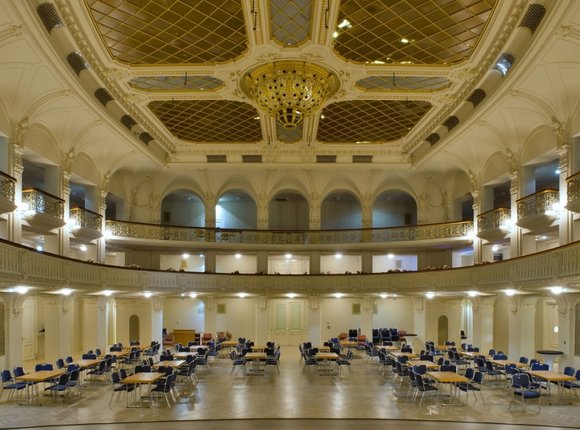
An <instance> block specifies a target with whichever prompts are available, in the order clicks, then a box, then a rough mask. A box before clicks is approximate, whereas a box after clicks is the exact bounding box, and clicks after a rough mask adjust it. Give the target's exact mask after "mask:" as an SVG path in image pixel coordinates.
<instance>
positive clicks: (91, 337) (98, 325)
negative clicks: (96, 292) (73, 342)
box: [83, 296, 109, 351]
mask: <svg viewBox="0 0 580 430" xmlns="http://www.w3.org/2000/svg"><path fill="white" fill-rule="evenodd" d="M108 300H109V298H108V297H104V296H85V297H83V351H88V350H91V349H92V350H94V349H95V348H99V349H100V350H101V351H105V349H106V347H107V343H108V342H107V333H108V331H109V330H108V321H107V301H108Z"/></svg>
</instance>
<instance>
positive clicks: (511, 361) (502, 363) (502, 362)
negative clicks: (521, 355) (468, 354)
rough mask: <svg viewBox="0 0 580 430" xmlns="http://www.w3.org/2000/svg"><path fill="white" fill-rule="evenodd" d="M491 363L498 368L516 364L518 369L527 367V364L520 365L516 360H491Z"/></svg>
mask: <svg viewBox="0 0 580 430" xmlns="http://www.w3.org/2000/svg"><path fill="white" fill-rule="evenodd" d="M489 361H490V362H491V363H493V364H496V365H498V366H502V367H505V366H506V365H508V364H515V365H516V367H519V368H522V367H527V366H528V365H527V364H524V363H520V362H519V361H514V360H489Z"/></svg>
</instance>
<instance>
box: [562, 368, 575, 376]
mask: <svg viewBox="0 0 580 430" xmlns="http://www.w3.org/2000/svg"><path fill="white" fill-rule="evenodd" d="M564 375H568V376H574V368H573V367H572V366H566V367H565V368H564Z"/></svg>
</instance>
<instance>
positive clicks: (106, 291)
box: [103, 290, 113, 297]
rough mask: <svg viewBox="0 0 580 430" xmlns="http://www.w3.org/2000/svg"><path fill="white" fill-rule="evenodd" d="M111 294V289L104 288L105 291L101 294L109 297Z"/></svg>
mask: <svg viewBox="0 0 580 430" xmlns="http://www.w3.org/2000/svg"><path fill="white" fill-rule="evenodd" d="M111 294H113V292H112V291H111V290H105V291H103V296H107V297H109V296H110V295H111Z"/></svg>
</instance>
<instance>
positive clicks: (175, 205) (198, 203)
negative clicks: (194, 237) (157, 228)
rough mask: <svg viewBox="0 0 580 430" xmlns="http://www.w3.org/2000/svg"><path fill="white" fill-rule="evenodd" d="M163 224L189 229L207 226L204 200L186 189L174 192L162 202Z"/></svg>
mask: <svg viewBox="0 0 580 430" xmlns="http://www.w3.org/2000/svg"><path fill="white" fill-rule="evenodd" d="M160 219H161V224H164V225H181V226H187V227H204V226H205V206H204V204H203V200H202V199H201V198H200V197H199V196H198V195H197V194H196V193H194V192H192V191H190V190H186V189H179V190H174V191H172V192H171V193H169V194H167V195H166V196H165V197H163V200H162V201H161V217H160Z"/></svg>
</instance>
